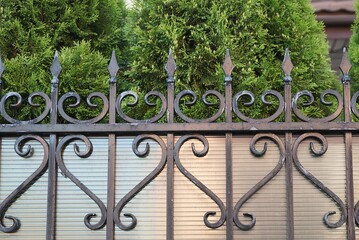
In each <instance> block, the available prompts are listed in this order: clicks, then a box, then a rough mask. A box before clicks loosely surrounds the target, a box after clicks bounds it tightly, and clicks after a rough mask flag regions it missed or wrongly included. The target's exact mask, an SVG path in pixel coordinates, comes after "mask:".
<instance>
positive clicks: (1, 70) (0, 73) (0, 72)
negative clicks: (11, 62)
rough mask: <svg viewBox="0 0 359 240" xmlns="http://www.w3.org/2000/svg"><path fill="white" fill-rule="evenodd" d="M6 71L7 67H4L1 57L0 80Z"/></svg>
mask: <svg viewBox="0 0 359 240" xmlns="http://www.w3.org/2000/svg"><path fill="white" fill-rule="evenodd" d="M4 70H5V67H4V65H3V63H2V60H1V57H0V78H1V75H2V73H3V72H4Z"/></svg>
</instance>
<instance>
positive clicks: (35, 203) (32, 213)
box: [0, 138, 47, 240]
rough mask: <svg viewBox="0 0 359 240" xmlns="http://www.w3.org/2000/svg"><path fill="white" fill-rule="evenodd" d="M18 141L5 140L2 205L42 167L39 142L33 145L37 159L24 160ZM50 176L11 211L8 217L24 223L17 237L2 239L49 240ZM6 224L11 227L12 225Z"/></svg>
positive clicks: (0, 181) (0, 174)
mask: <svg viewBox="0 0 359 240" xmlns="http://www.w3.org/2000/svg"><path fill="white" fill-rule="evenodd" d="M15 140H16V139H14V138H12V139H9V138H7V139H2V147H1V164H0V202H2V201H3V200H4V199H5V198H6V197H7V196H8V195H10V194H11V192H12V191H13V190H15V189H16V188H17V187H18V186H19V185H20V184H21V183H22V182H23V181H24V180H25V179H26V178H28V177H29V176H30V175H31V174H32V173H33V172H34V171H35V170H36V169H37V168H38V167H39V166H40V164H41V161H42V156H43V148H42V146H41V144H39V143H38V142H36V141H30V142H29V144H31V146H32V147H33V149H34V151H33V157H31V158H23V157H20V156H18V155H17V154H16V153H15V152H14V143H15ZM46 203H47V174H46V173H45V174H44V175H43V176H42V177H41V178H40V179H39V180H38V181H37V182H36V183H35V184H34V185H33V186H32V187H31V188H30V189H29V190H28V191H27V192H26V193H24V194H23V195H22V196H21V197H20V198H19V199H17V201H16V202H15V203H14V204H13V205H12V206H11V207H10V208H9V210H8V211H7V212H6V215H10V216H14V217H16V218H18V219H20V221H21V229H20V230H19V231H18V232H17V233H12V234H5V233H3V232H0V239H2V240H5V239H11V240H45V234H46V230H45V229H46V214H47V212H46V210H47V209H46ZM5 224H8V226H10V225H11V224H12V222H11V221H8V220H6V221H5Z"/></svg>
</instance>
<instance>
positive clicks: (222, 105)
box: [175, 90, 225, 123]
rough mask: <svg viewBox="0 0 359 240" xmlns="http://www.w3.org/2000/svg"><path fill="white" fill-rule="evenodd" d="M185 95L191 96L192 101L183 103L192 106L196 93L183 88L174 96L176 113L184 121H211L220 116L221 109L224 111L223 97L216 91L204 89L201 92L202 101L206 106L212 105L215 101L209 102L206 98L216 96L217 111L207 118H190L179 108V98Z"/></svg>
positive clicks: (195, 100) (195, 99)
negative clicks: (217, 101) (202, 92)
mask: <svg viewBox="0 0 359 240" xmlns="http://www.w3.org/2000/svg"><path fill="white" fill-rule="evenodd" d="M185 96H191V97H192V101H189V102H185V105H187V106H193V105H194V104H195V103H196V102H197V95H196V94H195V93H194V92H193V91H191V90H183V91H182V92H180V93H179V94H178V95H177V96H176V98H175V111H176V113H177V115H178V116H179V117H180V118H181V119H183V120H184V121H186V122H189V123H193V122H198V123H203V122H213V121H215V120H217V119H218V118H219V117H220V116H221V114H222V113H223V111H224V108H225V101H224V97H223V96H222V95H221V94H220V93H219V92H217V91H214V90H209V91H206V92H205V93H204V94H203V96H202V101H203V103H204V104H205V105H206V106H213V105H215V103H211V102H209V101H208V100H207V99H208V97H209V96H214V97H216V98H217V99H218V100H219V106H218V110H217V112H216V113H215V114H214V115H213V116H211V117H209V118H207V119H193V118H190V117H188V116H186V115H185V114H183V113H182V111H181V108H180V99H181V98H183V97H185Z"/></svg>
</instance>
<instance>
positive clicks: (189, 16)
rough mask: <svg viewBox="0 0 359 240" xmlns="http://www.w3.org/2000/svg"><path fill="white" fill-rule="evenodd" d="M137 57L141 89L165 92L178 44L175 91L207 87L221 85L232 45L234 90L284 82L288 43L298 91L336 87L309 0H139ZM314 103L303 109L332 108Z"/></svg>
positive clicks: (134, 73) (254, 112)
mask: <svg viewBox="0 0 359 240" xmlns="http://www.w3.org/2000/svg"><path fill="white" fill-rule="evenodd" d="M131 14H132V15H131V16H132V21H133V22H134V24H133V30H132V31H131V35H130V36H131V43H132V47H131V51H132V61H131V65H130V70H129V72H128V73H129V77H130V79H132V81H134V82H136V83H137V84H138V86H139V88H140V89H141V90H142V91H148V90H152V89H157V90H161V91H162V92H165V89H166V73H165V71H164V70H163V67H164V64H165V63H166V60H167V54H168V50H169V49H170V48H171V49H172V50H173V51H174V55H175V59H176V63H177V72H176V88H177V92H178V91H180V90H183V89H192V90H194V91H196V92H197V93H203V92H204V90H208V89H217V90H218V89H219V90H221V91H222V92H223V85H224V76H223V71H222V69H221V63H222V62H223V60H224V55H225V51H226V49H227V48H228V49H230V51H231V56H232V60H233V63H234V65H235V69H234V72H233V86H234V94H235V93H237V92H238V91H240V90H249V91H252V92H253V93H254V94H255V95H256V96H257V97H259V95H260V94H262V93H263V92H264V91H265V90H268V89H274V90H277V91H281V92H282V90H283V73H282V70H281V63H282V60H283V55H284V51H285V48H287V47H288V48H289V49H290V53H291V59H292V62H293V64H294V66H295V67H294V69H293V71H292V78H293V84H292V86H293V93H295V92H297V91H298V90H309V91H312V92H314V93H320V92H322V90H324V89H329V88H332V89H333V88H337V87H339V82H338V81H337V80H336V77H335V75H334V73H333V72H332V71H331V70H330V65H329V54H328V46H327V43H326V41H325V35H324V32H323V25H322V24H321V23H319V22H317V21H316V20H315V16H314V13H313V9H312V7H311V5H310V1H308V0H294V1H280V0H227V1H208V0H186V1H182V0H165V1H164V0H153V1H146V0H136V1H135V3H134V7H133V10H132V13H131ZM319 105H320V104H319V103H318V104H317V105H313V106H311V107H309V108H306V109H305V110H304V111H305V112H306V114H307V115H309V116H311V117H320V116H323V115H326V114H328V113H327V112H326V110H325V109H326V108H321V107H319ZM195 108H196V109H195V110H194V109H191V110H189V111H188V112H193V111H195V114H194V117H203V116H206V114H207V113H208V110H206V108H198V107H195ZM272 111H273V108H264V107H263V106H256V107H254V108H252V109H250V110H249V111H248V112H247V114H249V115H250V116H251V117H254V118H263V117H265V116H267V115H268V114H270V113H271V112H272Z"/></svg>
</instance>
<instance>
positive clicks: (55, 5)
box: [0, 0, 126, 58]
mask: <svg viewBox="0 0 359 240" xmlns="http://www.w3.org/2000/svg"><path fill="white" fill-rule="evenodd" d="M0 6H1V9H0V24H1V25H0V26H1V28H0V38H1V39H2V41H1V43H0V51H1V53H2V55H3V57H6V58H11V57H15V56H16V55H17V54H31V53H37V52H39V51H43V50H44V48H46V47H51V48H52V49H60V48H62V47H69V46H73V44H74V42H79V41H82V40H86V41H89V42H90V43H91V46H92V47H93V48H95V49H98V50H100V51H101V52H102V53H104V54H110V52H111V51H112V49H117V50H120V49H122V46H123V45H124V41H125V40H124V36H123V35H124V34H123V25H124V22H125V14H126V11H125V10H126V9H125V4H124V1H123V0H79V1H72V0H59V1H50V0H45V1H44V0H32V1H22V0H12V1H7V0H0Z"/></svg>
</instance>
